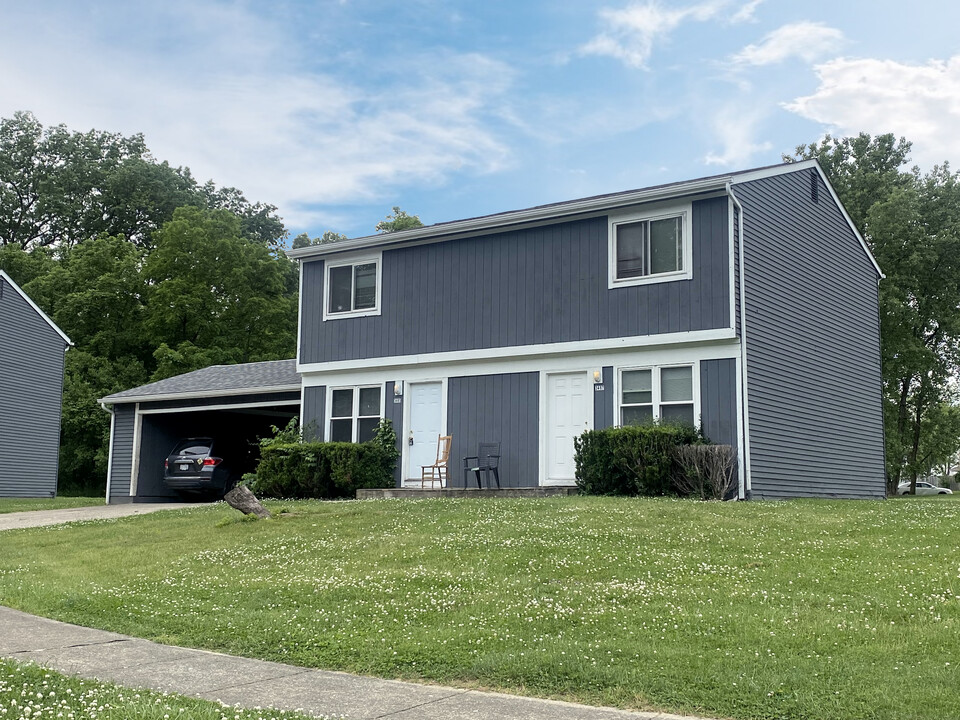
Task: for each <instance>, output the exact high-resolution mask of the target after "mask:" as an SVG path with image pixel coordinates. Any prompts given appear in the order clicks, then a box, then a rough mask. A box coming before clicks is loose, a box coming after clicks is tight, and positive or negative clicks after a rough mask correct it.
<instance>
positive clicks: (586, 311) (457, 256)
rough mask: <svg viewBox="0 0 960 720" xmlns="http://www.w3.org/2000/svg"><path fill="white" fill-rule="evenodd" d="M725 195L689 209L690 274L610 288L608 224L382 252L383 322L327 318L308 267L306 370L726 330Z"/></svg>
mask: <svg viewBox="0 0 960 720" xmlns="http://www.w3.org/2000/svg"><path fill="white" fill-rule="evenodd" d="M728 220H729V218H728V201H727V198H726V197H719V198H711V199H707V200H698V201H695V202H694V203H693V216H692V218H691V229H692V238H693V278H692V279H690V280H681V281H675V282H665V283H654V284H649V285H640V286H633V287H620V288H614V289H612V290H611V289H609V288H608V287H607V285H608V265H607V254H608V229H607V218H606V217H605V216H603V217H596V218H589V219H584V220H573V221H568V222H561V223H557V224H553V225H545V226H542V227H535V228H529V229H522V230H514V231H509V232H499V233H491V234H488V235H481V236H477V237H471V238H464V239H458V240H449V241H444V242H437V243H429V244H423V245H415V246H409V247H402V248H396V249H387V250H384V251H383V261H382V262H383V267H382V290H381V308H380V313H381V314H380V315H375V316H371V317H360V318H343V319H339V320H328V321H326V322H324V321H323V319H322V317H323V275H324V272H323V261H322V260H315V261H306V262H304V263H303V292H302V295H301V307H300V311H301V333H302V335H301V342H300V362H301V363H322V362H335V361H345V360H359V359H367V358H378V357H396V356H405V355H415V354H421V353H438V352H453V351H464V350H479V349H489V348H502V347H513V346H522V345H539V344H544V343H563V342H579V341H586V340H598V339H608V338H618V337H633V336H645V335H656V334H661V333H676V332H687V331H696V330H712V329H717V328H725V327H730V317H729V314H730V296H729V292H730V288H729V284H730V273H729V267H730V266H729V259H730V254H729V251H730V247H729V240H728V238H729V222H728Z"/></svg>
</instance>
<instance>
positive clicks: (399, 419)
mask: <svg viewBox="0 0 960 720" xmlns="http://www.w3.org/2000/svg"><path fill="white" fill-rule="evenodd" d="M393 387H394V382H393V381H392V380H390V381H388V382H386V383H384V392H385V393H386V397H385V398H384V399H383V417H384V418H385V419H387V420H389V421H390V422H391V423H393V431H394V432H395V433H396V434H397V452H401V451H402V450H403V448H402V447H400V443H401V442H402V441H403V402H404V398H403V397H402V396H396V395H394V394H393ZM395 400H399V401H400V402H395ZM400 469H401V468H400V460H397V467H396V469H395V470H394V471H393V479H394V481H395V482H396V484H397V487H400V485H401V484H402V480H401V478H400Z"/></svg>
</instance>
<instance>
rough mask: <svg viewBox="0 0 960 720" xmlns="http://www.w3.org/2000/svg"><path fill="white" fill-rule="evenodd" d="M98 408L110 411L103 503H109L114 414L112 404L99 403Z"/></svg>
mask: <svg viewBox="0 0 960 720" xmlns="http://www.w3.org/2000/svg"><path fill="white" fill-rule="evenodd" d="M100 408H101V409H102V410H103V411H104V412H108V413H110V444H109V446H108V449H107V496H106V498H105V499H104V504H105V505H109V504H110V476H111V475H112V474H113V472H112V471H113V432H114V421H115V420H116V416H115V415H114V413H113V406H111V407H109V408H108V407H107V406H106V405H104V404H103V403H100Z"/></svg>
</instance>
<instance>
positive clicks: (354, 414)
mask: <svg viewBox="0 0 960 720" xmlns="http://www.w3.org/2000/svg"><path fill="white" fill-rule="evenodd" d="M363 388H380V419H381V420H382V419H383V418H384V417H385V415H384V402H385V399H386V398H385V396H386V385H385V383H361V384H359V385H336V386H332V387H328V388H327V391H326V398H325V402H324V405H325V406H326V408H325V410H324V418H325V420H324V428H323V439H324V440H325V441H326V442H332V440H331V439H330V436H331V434H332V433H331V431H332V424H333V421H334V420H345V419H346V418H334V417H333V393H334V391H335V390H351V391H353V407H352V408H351V415H350V420H351V422H352V423H353V425H352V428H351V431H350V438H351V439H350V442H353V443H355V442H357V434H358V433H359V432H360V423H359V422H358V421H359V420H360V416H359V415H358V413H359V411H360V390H361V389H363ZM370 417H372V416H370V415H364V416H363V418H370Z"/></svg>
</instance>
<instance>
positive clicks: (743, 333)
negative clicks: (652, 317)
mask: <svg viewBox="0 0 960 720" xmlns="http://www.w3.org/2000/svg"><path fill="white" fill-rule="evenodd" d="M727 193H728V194H729V195H730V199H731V200H732V201H733V204H734V206H735V207H736V208H737V225H738V233H737V237H739V238H740V247H739V251H738V253H737V272H739V273H740V375H741V378H740V403H741V405H742V407H743V458H741V462H742V463H743V476H744V477H743V480H742V481H741V485H740V497H741V499H744V500H749V499H750V496H751V495H752V494H753V489H752V486H751V478H750V410H749V402H748V395H749V393H748V392H747V310H746V299H745V298H746V278H745V277H744V274H743V245H744V237H743V205H741V204H740V201H739V200H738V199H737V196H736V195H735V194H734V192H733V186H732V185H731V184H730V183H729V182H728V183H727Z"/></svg>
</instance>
